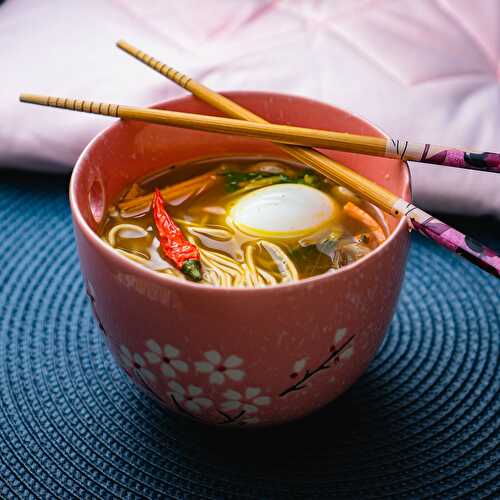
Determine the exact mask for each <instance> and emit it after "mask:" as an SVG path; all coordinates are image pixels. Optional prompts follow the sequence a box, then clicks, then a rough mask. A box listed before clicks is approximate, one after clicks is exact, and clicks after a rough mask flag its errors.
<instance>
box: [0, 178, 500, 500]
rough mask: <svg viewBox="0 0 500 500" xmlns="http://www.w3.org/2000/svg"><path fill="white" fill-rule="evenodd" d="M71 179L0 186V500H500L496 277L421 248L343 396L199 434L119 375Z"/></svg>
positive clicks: (499, 300) (419, 244) (499, 290)
mask: <svg viewBox="0 0 500 500" xmlns="http://www.w3.org/2000/svg"><path fill="white" fill-rule="evenodd" d="M66 183H67V179H64V178H63V179H61V178H57V177H43V176H35V177H30V176H27V175H22V174H5V173H4V174H2V177H1V178H0V496H1V497H5V498H16V497H23V498H31V497H33V498H36V497H40V498H44V499H45V498H65V499H66V498H92V499H95V498H189V499H192V498H203V499H212V498H235V499H245V498H256V499H267V498H269V499H272V498H307V499H312V498H325V499H327V498H357V499H359V498H380V497H393V498H427V497H429V496H437V497H439V498H457V497H459V496H464V497H467V498H484V497H488V496H497V495H500V474H499V467H500V446H499V442H500V432H499V430H500V416H499V415H500V412H499V409H500V398H499V389H500V367H499V344H500V287H499V284H498V281H496V280H495V279H494V278H492V277H490V276H488V275H486V274H485V273H483V272H481V271H479V270H477V269H475V268H474V267H473V266H471V265H468V264H467V263H466V262H463V261H462V260H461V259H459V258H457V257H455V256H453V255H451V254H448V253H447V252H446V251H445V250H442V249H440V248H437V247H436V246H435V245H433V244H431V243H429V242H427V241H425V240H423V239H421V238H419V237H416V238H415V239H414V241H413V244H412V250H411V256H410V262H409V265H408V270H407V274H406V279H405V284H404V288H403V292H402V294H401V299H400V302H399V307H398V310H397V313H396V316H395V318H394V320H393V322H392V325H391V329H390V331H389V333H388V335H387V337H386V340H385V342H384V345H383V347H382V348H381V350H380V352H379V354H378V355H377V357H376V359H375V360H374V361H373V363H372V365H371V367H370V369H369V370H368V372H367V373H366V374H365V375H364V376H363V377H362V379H361V380H359V382H358V383H357V384H356V385H355V386H354V387H353V388H352V389H351V390H350V391H349V392H348V393H347V394H345V395H344V396H343V397H341V398H340V399H339V400H337V401H336V402H334V403H332V404H331V405H330V406H329V407H328V408H326V409H324V410H323V411H321V412H319V413H317V414H315V415H312V416H311V417H309V418H307V419H305V420H303V421H302V422H298V423H294V424H290V425H287V426H284V427H280V428H276V429H267V430H256V431H250V430H247V431H242V430H239V431H237V430H234V431H230V430H227V429H226V430H222V429H220V430H219V429H208V428H205V427H201V426H199V425H197V424H192V423H190V422H186V421H184V420H182V419H180V418H178V417H175V416H173V415H168V414H165V413H164V412H162V411H161V410H160V409H159V407H158V406H157V405H156V404H155V403H154V402H153V401H151V400H149V399H148V398H147V397H146V396H144V395H142V394H141V393H140V392H139V391H138V390H137V389H136V388H135V387H134V386H133V385H132V384H131V382H129V381H128V379H127V378H126V377H125V375H124V374H123V373H122V372H121V371H120V369H119V368H117V367H116V366H115V365H114V363H113V361H112V359H111V357H110V355H109V354H108V352H107V350H106V348H105V345H104V343H103V340H102V338H101V334H100V333H99V329H98V327H97V325H96V324H95V322H94V320H93V318H92V316H91V311H90V306H89V304H88V303H87V298H86V295H85V293H84V289H83V284H82V280H81V278H80V273H79V268H78V260H77V256H76V251H75V245H74V242H73V234H72V227H71V221H70V215H69V208H68V203H67V195H66V189H67V188H66ZM424 269H425V271H424ZM341 422H348V424H349V425H348V429H349V431H348V432H345V431H344V432H342V433H340V432H339V431H338V429H339V428H340V426H339V423H341ZM341 427H342V429H345V428H346V427H345V426H344V425H342V426H341Z"/></svg>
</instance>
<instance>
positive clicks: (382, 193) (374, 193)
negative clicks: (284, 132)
mask: <svg viewBox="0 0 500 500" xmlns="http://www.w3.org/2000/svg"><path fill="white" fill-rule="evenodd" d="M221 98H222V99H225V98H223V97H222V96H221ZM20 100H21V101H22V102H28V103H32V104H39V105H43V106H51V107H57V108H62V109H68V110H71V111H83V112H86V113H94V114H100V115H105V116H113V117H120V118H127V119H135V120H142V121H147V122H153V123H160V124H162V123H163V124H165V123H166V124H169V125H172V124H175V123H176V121H179V120H180V122H182V123H184V124H186V123H187V122H186V116H187V117H190V116H191V115H190V114H189V113H172V112H168V111H164V110H157V109H149V108H136V107H133V106H124V105H117V104H108V103H102V102H101V103H99V102H93V101H84V100H79V99H68V98H62V97H51V96H40V95H34V94H21V96H20ZM235 106H237V105H236V104H235ZM221 107H222V106H221ZM179 116H181V118H179ZM197 116H200V115H197ZM202 118H204V119H205V118H206V119H208V118H211V117H202ZM188 119H192V118H188ZM219 120H220V119H219ZM260 120H261V119H260ZM229 122H230V123H231V124H232V123H233V122H236V123H237V124H238V125H240V124H239V123H238V122H239V120H229ZM266 127H268V128H269V127H271V126H270V125H266ZM191 128H192V127H191ZM226 128H227V127H226ZM271 128H272V127H271ZM228 130H229V131H230V130H231V128H230V127H229V128H228ZM228 130H225V131H228ZM281 147H282V148H283V149H284V150H285V151H286V152H287V153H288V154H290V155H291V156H293V157H294V158H296V159H298V160H300V161H301V162H303V163H305V164H306V165H309V166H311V167H313V168H314V169H316V170H318V171H319V172H321V173H322V174H324V175H325V176H326V177H328V178H330V179H332V180H333V181H335V182H337V183H339V184H340V185H342V186H345V187H347V188H349V189H351V190H352V191H354V192H355V193H357V194H359V195H360V196H362V197H363V198H365V199H367V200H368V201H370V202H372V203H373V204H375V205H377V206H379V207H380V208H382V209H383V210H384V211H386V212H388V213H391V214H393V215H395V216H404V217H406V218H407V220H408V222H409V224H410V226H411V227H413V228H414V229H415V230H417V231H418V232H420V233H422V234H423V235H425V236H427V237H429V238H431V239H433V240H434V241H436V242H437V243H439V244H440V245H441V246H444V247H445V248H447V249H449V250H452V251H454V252H455V253H458V254H459V255H463V256H464V257H467V258H468V259H469V260H471V261H473V262H474V263H475V264H477V265H478V266H480V267H482V268H483V269H485V270H486V271H488V272H490V273H491V274H494V275H495V276H497V277H500V257H499V256H498V255H496V254H495V253H494V252H493V251H492V250H490V249H489V248H487V247H484V246H483V245H482V244H480V243H477V242H475V241H473V240H471V239H470V238H468V237H467V236H465V235H464V234H462V233H460V232H459V231H456V230H455V229H453V228H451V227H450V226H448V225H446V224H445V223H443V222H441V221H439V220H437V219H435V218H434V217H432V216H431V215H429V214H427V213H425V212H424V211H422V210H420V209H419V208H417V207H415V206H414V205H412V204H411V203H408V202H406V201H405V200H403V199H402V198H399V197H398V196H396V195H395V194H393V193H391V192H390V191H388V190H387V189H385V188H383V187H382V186H379V185H378V184H376V183H375V182H373V181H370V180H369V179H367V178H365V177H363V176H362V175H360V174H358V173H356V172H354V171H353V170H351V169H349V168H347V167H345V166H344V165H341V164H340V163H337V162H335V161H333V160H331V159H330V158H328V157H326V156H324V155H323V154H321V153H320V152H318V151H315V150H313V149H307V148H303V147H299V146H289V145H281Z"/></svg>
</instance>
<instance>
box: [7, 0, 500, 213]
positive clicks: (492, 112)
mask: <svg viewBox="0 0 500 500" xmlns="http://www.w3.org/2000/svg"><path fill="white" fill-rule="evenodd" d="M499 23H500V2H498V0H481V2H480V8H479V7H478V3H477V2H473V1H471V0H418V1H416V0H378V1H375V0H319V1H309V0H307V1H306V0H304V1H300V0H299V1H297V0H295V1H294V2H291V1H281V2H279V1H264V0H253V1H252V0H246V1H245V2H239V1H238V2H237V1H234V0H204V1H201V2H200V1H199V0H183V1H182V2H163V1H160V0H146V1H141V2H133V1H132V0H122V1H114V2H101V1H100V0H86V1H85V2H78V3H76V2H67V1H65V0H53V1H52V2H50V3H49V2H31V1H29V0H16V1H13V0H7V2H6V3H5V4H4V5H3V6H1V7H0V41H1V43H0V61H1V66H0V67H1V68H2V80H1V90H0V109H1V110H2V120H1V121H0V164H2V165H6V166H15V167H20V168H21V167H25V168H38V169H45V170H49V169H50V170H52V171H67V170H69V169H70V168H71V166H72V165H73V164H74V162H75V160H76V158H77V156H78V154H79V153H80V151H81V150H82V149H83V147H84V146H85V144H86V143H87V142H88V141H89V139H90V138H91V137H92V136H93V135H95V134H96V132H98V131H99V130H101V129H102V128H103V127H105V126H106V125H107V124H109V122H110V120H109V119H106V118H102V117H95V116H90V115H86V116H84V115H80V114H76V113H69V112H63V111H56V110H51V109H42V108H38V109H35V108H33V107H30V106H28V105H22V104H20V103H18V102H17V98H18V94H19V93H20V92H22V91H24V92H33V93H46V94H52V95H58V96H65V97H86V98H90V99H96V100H102V101H108V102H109V101H110V102H115V103H128V104H135V105H143V104H149V103H152V102H155V101H160V100H164V99H165V98H169V97H173V96H177V95H180V94H182V91H181V90H180V89H179V88H178V87H176V86H175V85H173V84H172V83H170V82H168V81H167V80H165V79H164V78H162V77H161V76H160V75H158V74H155V73H154V72H153V71H152V70H148V69H147V68H145V67H144V66H142V65H141V64H139V63H138V62H135V61H133V60H132V59H131V58H130V57H129V56H127V55H125V54H124V53H122V52H120V51H119V50H118V49H116V48H115V47H114V43H115V41H116V40H117V39H119V38H121V37H124V38H126V39H128V40H129V41H130V42H131V43H133V44H135V45H137V46H139V47H140V48H143V49H144V50H145V51H147V52H149V53H151V54H153V55H154V56H156V57H158V58H160V59H162V60H163V61H165V62H167V63H168V64H170V65H172V66H174V67H176V68H178V69H179V70H180V71H183V72H185V73H187V74H190V75H191V76H193V77H194V78H196V79H198V80H200V81H202V82H203V83H205V84H207V85H208V86H210V87H213V88H215V89H218V90H229V89H257V90H258V89H262V90H276V91H281V92H287V93H294V94H301V95H306V96H309V97H312V98H315V99H319V100H322V101H326V102H330V103H332V104H335V105H337V106H340V107H343V108H346V109H349V110H351V111H353V112H355V113H358V114H360V115H362V116H363V117H365V118H367V119H369V120H371V121H373V122H374V123H375V124H377V125H379V126H380V127H382V128H383V129H385V130H386V131H387V132H388V133H390V134H391V135H393V136H395V137H398V138H406V139H410V140H413V141H420V142H432V143H435V144H442V145H449V146H462V147H464V148H466V147H468V148H471V149H478V150H489V151H499V150H500V139H499V137H500V122H499V120H498V119H497V116H496V113H497V112H498V103H499V93H498V92H499V78H500V69H499V68H500V64H499V54H498V48H499V46H500V45H499V33H500V32H499V30H498V25H499ZM412 174H413V185H414V194H415V199H416V201H417V203H420V204H421V205H422V206H424V207H425V208H429V209H431V210H445V211H449V212H459V213H470V214H484V213H494V214H496V215H497V216H500V196H499V195H498V193H499V192H500V176H498V175H495V174H487V173H478V172H466V171H463V170H460V171H459V170H455V169H450V168H447V167H434V166H422V165H413V166H412Z"/></svg>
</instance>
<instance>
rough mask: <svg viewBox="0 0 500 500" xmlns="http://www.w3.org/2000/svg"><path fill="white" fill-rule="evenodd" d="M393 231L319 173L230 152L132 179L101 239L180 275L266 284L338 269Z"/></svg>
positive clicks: (210, 281)
mask: <svg viewBox="0 0 500 500" xmlns="http://www.w3.org/2000/svg"><path fill="white" fill-rule="evenodd" d="M158 189H159V190H160V191H156V195H155V190H158ZM162 211H163V212H162ZM176 231H177V233H176ZM387 234H388V231H387V226H386V223H385V219H384V216H383V215H382V213H381V212H380V211H379V210H378V209H377V208H375V207H373V206H372V205H370V204H369V203H367V202H364V201H362V200H361V199H360V198H358V197H357V196H356V195H354V194H353V193H352V192H350V191H348V190H347V189H345V188H342V187H340V186H337V185H335V184H334V183H332V182H331V181H329V180H328V179H326V178H325V177H323V176H321V175H320V174H318V173H316V172H313V171H310V170H307V169H305V168H303V167H301V166H300V165H297V164H294V163H291V162H287V161H283V160H276V159H260V158H259V159H256V158H247V157H244V158H243V157H242V158H234V157H231V158H222V159H211V160H206V161H202V162H193V163H190V164H185V165H183V166H181V167H171V168H168V169H166V170H164V171H162V172H160V173H157V174H155V175H154V176H150V177H148V178H145V179H143V180H141V181H139V182H137V183H135V184H133V185H132V186H131V187H130V188H129V189H128V190H127V192H126V193H125V194H124V196H123V197H122V198H120V200H119V201H118V202H117V203H116V205H114V206H112V207H110V208H109V210H108V213H107V217H106V219H105V221H104V224H103V227H102V232H101V237H102V238H103V240H104V241H106V242H107V243H108V244H109V245H111V246H112V247H113V248H114V249H115V250H116V251H117V252H119V253H120V254H122V255H124V256H125V257H128V258H129V259H131V260H133V261H135V262H138V263H140V264H142V265H143V266H145V267H148V268H150V269H152V270H154V271H157V272H161V273H165V274H169V275H171V276H175V277H176V278H179V279H192V280H194V281H199V282H200V283H204V284H209V285H213V286H228V287H229V286H234V287H262V286H266V285H276V284H279V283H289V282H292V281H296V280H300V279H304V278H308V277H310V276H316V275H319V274H323V273H326V272H335V271H336V270H337V269H339V268H341V267H342V266H345V265H347V264H350V263H351V262H355V261H356V260H358V259H360V258H362V257H363V256H365V255H366V254H368V253H369V252H370V251H371V250H372V249H374V248H376V247H377V246H378V245H379V244H380V243H381V242H382V241H384V239H385V238H386V236H387ZM179 252H180V253H179ZM182 252H184V253H182Z"/></svg>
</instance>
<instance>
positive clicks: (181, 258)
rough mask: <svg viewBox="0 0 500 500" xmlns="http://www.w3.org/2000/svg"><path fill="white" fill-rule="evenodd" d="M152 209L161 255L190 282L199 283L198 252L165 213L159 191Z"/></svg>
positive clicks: (154, 197) (156, 192)
mask: <svg viewBox="0 0 500 500" xmlns="http://www.w3.org/2000/svg"><path fill="white" fill-rule="evenodd" d="M152 208H153V216H154V220H155V224H156V229H157V230H158V234H159V236H160V245H161V248H162V250H163V253H164V254H165V255H166V257H168V258H169V259H170V260H171V261H172V262H173V263H174V264H175V266H176V267H177V269H180V270H181V271H182V272H183V273H184V274H185V275H186V276H187V277H188V278H189V279H190V280H192V281H201V279H202V275H201V264H200V252H199V251H198V248H197V247H196V245H193V244H192V243H190V242H189V241H188V240H186V239H185V238H184V235H183V234H182V231H181V230H180V229H179V228H178V227H177V225H176V224H175V222H174V221H173V219H172V218H171V217H170V215H169V214H168V212H167V211H166V209H165V204H164V202H163V198H162V196H161V192H160V190H159V189H156V190H155V193H154V195H153V205H152Z"/></svg>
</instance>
